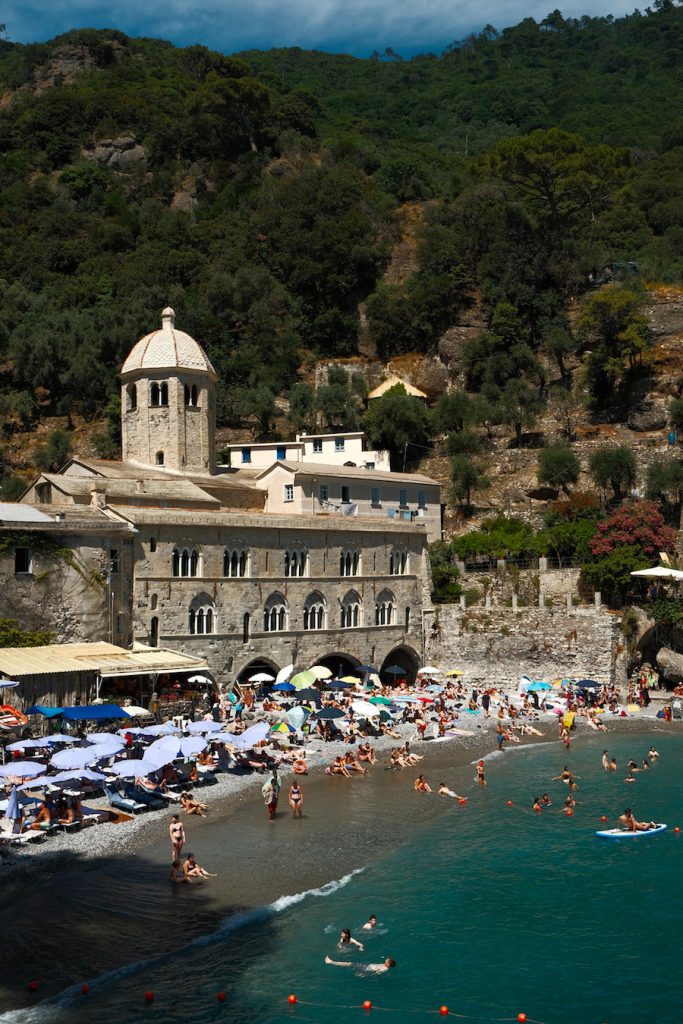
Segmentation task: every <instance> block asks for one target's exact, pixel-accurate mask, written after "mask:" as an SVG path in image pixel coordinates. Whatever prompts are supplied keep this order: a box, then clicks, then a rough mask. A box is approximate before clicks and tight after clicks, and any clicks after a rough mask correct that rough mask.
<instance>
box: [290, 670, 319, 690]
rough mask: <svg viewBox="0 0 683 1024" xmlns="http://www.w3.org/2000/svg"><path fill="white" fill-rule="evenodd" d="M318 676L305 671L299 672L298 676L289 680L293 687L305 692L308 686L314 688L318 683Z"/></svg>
mask: <svg viewBox="0 0 683 1024" xmlns="http://www.w3.org/2000/svg"><path fill="white" fill-rule="evenodd" d="M317 678H318V677H317V676H316V675H315V673H314V672H311V671H308V670H307V671H305V672H298V673H297V675H295V676H292V678H291V679H290V680H289V681H290V683H291V684H292V686H294V687H296V689H297V690H303V689H304V687H306V686H312V685H313V683H315V682H316V680H317Z"/></svg>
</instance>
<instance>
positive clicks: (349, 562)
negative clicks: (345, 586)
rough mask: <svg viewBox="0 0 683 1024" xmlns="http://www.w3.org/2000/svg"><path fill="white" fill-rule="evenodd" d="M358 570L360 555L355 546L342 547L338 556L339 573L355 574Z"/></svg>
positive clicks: (345, 574)
mask: <svg viewBox="0 0 683 1024" xmlns="http://www.w3.org/2000/svg"><path fill="white" fill-rule="evenodd" d="M359 570H360V555H359V554H358V549H357V548H352V547H350V548H343V549H342V552H341V554H340V556H339V575H340V576H357V575H358V572H359Z"/></svg>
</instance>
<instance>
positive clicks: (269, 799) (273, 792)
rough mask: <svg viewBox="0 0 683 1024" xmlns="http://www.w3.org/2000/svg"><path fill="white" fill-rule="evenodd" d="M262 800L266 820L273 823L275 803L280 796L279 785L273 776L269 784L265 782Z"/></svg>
mask: <svg viewBox="0 0 683 1024" xmlns="http://www.w3.org/2000/svg"><path fill="white" fill-rule="evenodd" d="M261 792H262V793H263V799H264V800H265V802H266V807H267V808H268V819H269V820H270V821H273V820H274V819H275V812H276V810H277V802H278V798H279V796H280V783H279V782H278V781H277V778H276V777H275V775H273V776H272V778H271V779H270V781H269V782H266V784H265V785H264V787H263V789H262V790H261Z"/></svg>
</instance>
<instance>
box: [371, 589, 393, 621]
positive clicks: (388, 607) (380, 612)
mask: <svg viewBox="0 0 683 1024" xmlns="http://www.w3.org/2000/svg"><path fill="white" fill-rule="evenodd" d="M395 622H396V598H395V597H394V595H393V594H392V592H391V591H390V590H383V591H382V592H381V593H380V594H379V596H378V597H377V600H376V601H375V625H376V626H393V625H394V623H395Z"/></svg>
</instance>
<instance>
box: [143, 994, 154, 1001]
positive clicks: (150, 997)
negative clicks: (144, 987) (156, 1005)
mask: <svg viewBox="0 0 683 1024" xmlns="http://www.w3.org/2000/svg"><path fill="white" fill-rule="evenodd" d="M145 1002H146V1003H153V1002H154V993H153V992H145Z"/></svg>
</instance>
